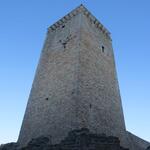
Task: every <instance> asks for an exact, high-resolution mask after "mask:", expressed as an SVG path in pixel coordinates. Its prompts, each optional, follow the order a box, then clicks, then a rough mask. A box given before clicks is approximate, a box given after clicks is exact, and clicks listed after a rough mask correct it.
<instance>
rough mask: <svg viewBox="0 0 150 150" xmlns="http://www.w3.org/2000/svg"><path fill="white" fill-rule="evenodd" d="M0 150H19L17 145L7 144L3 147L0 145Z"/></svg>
mask: <svg viewBox="0 0 150 150" xmlns="http://www.w3.org/2000/svg"><path fill="white" fill-rule="evenodd" d="M0 150H19V149H18V144H17V143H8V144H5V145H0Z"/></svg>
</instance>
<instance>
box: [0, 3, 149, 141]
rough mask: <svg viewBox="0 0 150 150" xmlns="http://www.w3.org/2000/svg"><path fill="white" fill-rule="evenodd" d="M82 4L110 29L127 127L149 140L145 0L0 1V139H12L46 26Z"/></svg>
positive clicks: (27, 93) (21, 115) (146, 12)
mask: <svg viewBox="0 0 150 150" xmlns="http://www.w3.org/2000/svg"><path fill="white" fill-rule="evenodd" d="M81 3H83V4H84V5H85V6H86V7H87V8H88V9H89V10H90V11H91V12H92V13H93V15H94V16H96V18H97V19H98V20H100V21H101V23H102V24H104V26H105V27H106V28H107V29H108V30H109V31H110V32H111V33H112V39H113V47H114V53H115V58H116V66H117V73H118V79H119V84H120V91H121V97H122V103H123V109H124V115H125V121H126V127H127V129H128V130H129V131H131V132H133V133H134V134H136V135H138V136H140V137H142V138H144V139H146V140H149V141H150V117H149V115H150V1H149V0H0V143H6V142H11V141H16V140H17V137H18V134H19V130H20V127H21V122H22V119H23V115H24V111H25V107H26V104H27V100H28V96H29V92H30V89H31V85H32V81H33V78H34V74H35V69H36V67H37V63H38V59H39V56H40V51H41V49H42V46H43V42H44V39H45V35H46V31H47V28H48V27H49V26H50V25H52V24H53V23H54V22H56V21H57V20H58V19H60V18H61V17H63V16H64V15H66V14H67V13H68V12H70V11H71V10H72V9H74V8H75V7H77V6H78V5H80V4H81Z"/></svg>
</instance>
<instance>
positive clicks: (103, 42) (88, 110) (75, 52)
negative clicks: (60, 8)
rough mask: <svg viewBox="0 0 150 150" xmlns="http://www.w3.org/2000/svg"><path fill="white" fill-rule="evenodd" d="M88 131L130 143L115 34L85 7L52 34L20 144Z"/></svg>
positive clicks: (76, 11) (30, 102)
mask: <svg viewBox="0 0 150 150" xmlns="http://www.w3.org/2000/svg"><path fill="white" fill-rule="evenodd" d="M84 127H85V128H88V129H90V131H92V132H93V133H98V134H101V133H105V134H106V135H114V136H117V137H120V139H121V142H122V143H124V141H125V140H124V139H125V138H126V129H125V122H124V116H123V110H122V104H121V98H120V93H119V86H118V80H117V75H116V69H115V62H114V54H113V49H112V40H111V37H110V33H109V31H108V30H107V29H106V28H105V27H104V26H103V25H102V24H101V23H100V22H99V21H98V20H97V19H96V18H95V17H94V16H93V15H92V14H91V13H90V12H89V11H88V10H87V9H86V8H85V7H84V6H83V5H80V6H79V7H78V8H76V9H75V10H73V11H72V12H71V13H69V14H68V15H66V16H65V17H63V18H62V19H60V20H59V21H58V22H56V23H55V24H54V25H52V26H51V27H49V29H48V32H47V37H46V40H45V44H44V47H43V50H42V53H41V57H40V61H39V64H38V67H37V71H36V75H35V79H34V82H33V85H32V90H31V93H30V96H29V100H28V104H27V108H26V112H25V116H24V119H23V123H22V127H21V131H20V135H19V139H18V142H19V143H20V144H21V145H26V144H27V142H28V141H29V140H31V139H32V138H36V137H39V136H43V135H44V136H51V139H52V142H53V143H59V142H60V140H62V139H63V138H64V137H65V136H66V135H67V133H68V132H69V131H70V130H72V129H80V128H84ZM125 143H126V142H125Z"/></svg>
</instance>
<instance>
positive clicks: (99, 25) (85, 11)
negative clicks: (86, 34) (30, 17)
mask: <svg viewBox="0 0 150 150" xmlns="http://www.w3.org/2000/svg"><path fill="white" fill-rule="evenodd" d="M80 13H83V14H84V15H86V16H87V18H89V19H90V21H91V22H92V23H94V24H95V26H96V27H97V28H99V29H100V30H101V31H102V32H103V33H104V34H106V36H107V37H108V38H109V39H111V33H110V32H109V31H108V30H107V29H106V28H105V27H104V25H103V24H102V23H101V22H100V21H99V20H98V19H97V18H96V17H94V16H93V15H92V13H91V12H90V11H89V10H88V9H87V8H86V7H85V6H84V5H83V4H80V5H79V6H78V7H77V8H75V9H74V10H72V11H71V12H70V13H68V14H67V15H65V16H64V17H62V18H61V19H60V20H58V21H57V22H55V23H54V24H53V25H51V26H50V27H49V28H48V30H52V31H54V30H56V29H57V28H59V27H60V26H61V25H63V23H66V22H67V21H68V20H70V19H71V18H73V17H74V16H76V15H78V14H80Z"/></svg>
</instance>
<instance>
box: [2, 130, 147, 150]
mask: <svg viewBox="0 0 150 150" xmlns="http://www.w3.org/2000/svg"><path fill="white" fill-rule="evenodd" d="M0 150H128V149H125V148H123V147H121V146H120V141H119V139H118V138H117V137H112V136H106V135H97V134H92V133H90V132H89V130H88V129H81V130H73V131H71V132H69V134H68V136H67V137H66V138H65V139H64V140H62V141H61V142H60V144H57V145H52V144H51V142H50V139H49V138H47V137H39V138H36V139H32V140H31V141H30V142H29V143H28V145H27V146H26V147H23V148H19V145H18V144H17V143H8V144H5V145H1V146H0ZM147 150H150V147H148V148H147Z"/></svg>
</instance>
